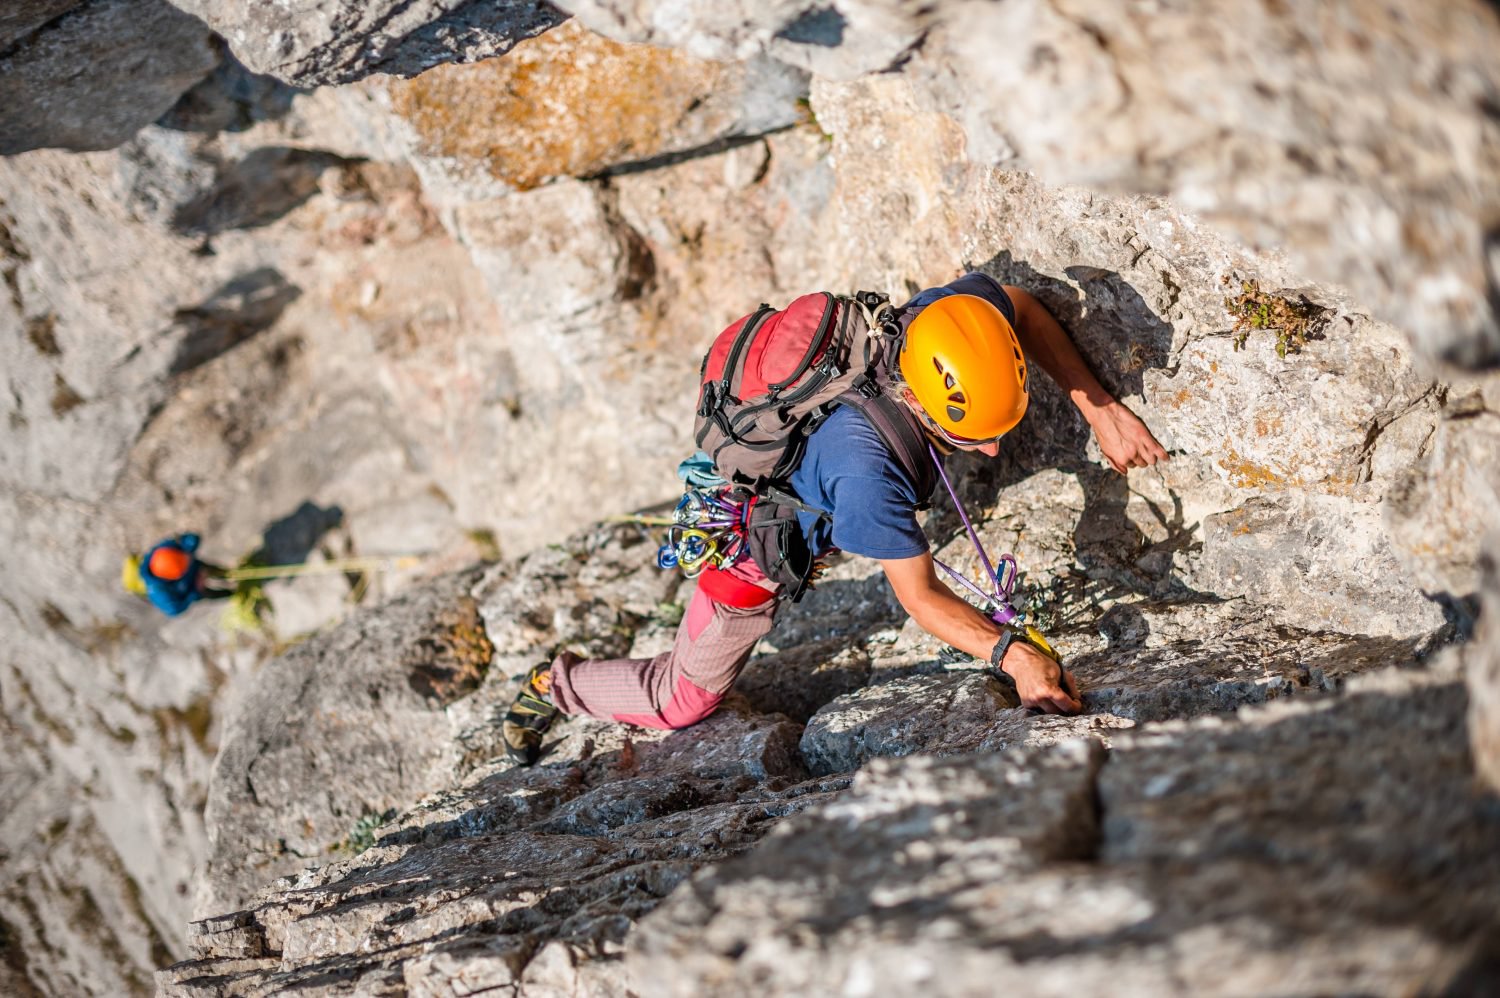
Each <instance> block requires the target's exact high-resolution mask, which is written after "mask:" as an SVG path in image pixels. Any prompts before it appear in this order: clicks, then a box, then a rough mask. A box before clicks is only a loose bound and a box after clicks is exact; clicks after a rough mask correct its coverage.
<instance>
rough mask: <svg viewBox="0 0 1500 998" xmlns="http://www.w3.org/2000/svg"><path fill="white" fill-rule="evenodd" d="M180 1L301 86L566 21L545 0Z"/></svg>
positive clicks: (243, 54)
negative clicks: (415, 0) (374, 0)
mask: <svg viewBox="0 0 1500 998" xmlns="http://www.w3.org/2000/svg"><path fill="white" fill-rule="evenodd" d="M173 2H174V3H176V4H177V6H179V7H181V8H182V9H183V10H185V11H188V12H189V13H192V14H195V15H197V16H198V17H201V18H203V20H204V21H206V22H208V25H209V26H210V27H211V28H213V30H214V31H216V32H218V33H219V34H220V35H223V36H224V39H225V40H226V41H227V42H228V43H229V47H230V49H231V50H232V51H233V52H234V54H235V56H236V57H237V58H238V59H239V60H240V61H241V62H243V63H244V64H245V65H247V66H249V67H250V68H251V69H252V70H254V71H255V72H257V73H266V74H268V75H271V76H274V77H276V78H277V79H280V80H284V81H286V82H287V83H295V84H297V85H299V86H305V85H309V84H319V83H348V82H350V81H352V80H358V79H361V78H362V77H366V76H369V75H371V74H372V73H389V74H392V75H396V76H415V75H416V74H418V73H421V72H422V71H424V70H426V69H430V68H431V67H433V66H435V65H438V64H440V63H445V62H474V61H476V60H479V59H487V58H490V57H492V56H496V55H501V54H503V53H505V52H507V51H509V50H510V48H511V47H512V46H514V45H515V44H516V42H518V41H520V40H521V39H523V38H530V37H532V36H533V35H536V34H539V33H540V32H543V31H546V30H547V29H548V28H551V27H553V26H554V25H556V24H559V23H560V22H561V21H562V20H563V15H562V14H560V13H559V12H558V11H557V10H556V9H555V8H553V7H552V6H551V5H549V4H547V3H545V2H542V0H422V2H419V3H407V2H401V0H381V2H379V3H374V4H370V3H345V2H342V0H335V2H332V3H330V2H327V0H294V2H293V3H290V4H286V3H276V4H273V3H254V4H230V5H225V4H217V3H213V2H211V0H173Z"/></svg>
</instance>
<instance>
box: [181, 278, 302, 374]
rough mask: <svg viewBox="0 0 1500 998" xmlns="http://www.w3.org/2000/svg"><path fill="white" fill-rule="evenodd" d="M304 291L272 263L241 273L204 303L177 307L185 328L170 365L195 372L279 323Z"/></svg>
mask: <svg viewBox="0 0 1500 998" xmlns="http://www.w3.org/2000/svg"><path fill="white" fill-rule="evenodd" d="M301 295H302V290H301V289H300V288H298V287H297V286H296V285H295V284H292V283H291V282H290V281H288V280H287V279H286V278H285V277H283V276H282V274H281V271H279V270H276V269H275V268H273V267H261V268H259V269H257V270H252V271H250V272H249V273H246V274H241V275H240V276H239V277H236V278H235V279H234V280H232V281H230V282H229V283H228V284H226V285H224V286H223V287H222V288H220V289H219V290H218V291H215V292H214V293H213V295H212V296H211V297H210V298H209V299H208V300H207V301H205V302H203V304H201V305H195V306H193V307H192V308H184V309H178V310H177V314H176V316H175V317H174V318H175V321H176V323H177V325H178V326H180V327H183V328H185V329H186V334H185V335H184V336H183V338H182V342H181V343H179V344H178V346H177V354H176V356H174V357H173V358H172V366H171V368H170V369H169V371H170V373H172V374H182V373H183V372H184V371H191V370H192V369H193V368H195V367H198V366H199V365H202V364H206V363H208V362H209V361H211V360H213V359H214V358H215V357H217V356H219V355H220V354H222V353H225V352H227V351H228V350H231V349H233V348H234V347H236V346H238V345H239V344H241V343H243V342H244V341H245V340H248V339H249V338H250V337H252V336H254V335H255V334H256V333H260V332H264V331H265V330H267V329H269V328H271V327H272V326H274V325H275V324H276V320H278V319H280V318H281V313H282V312H284V311H286V308H287V306H288V305H290V304H291V303H292V302H294V301H296V300H297V299H298V298H299V297H301Z"/></svg>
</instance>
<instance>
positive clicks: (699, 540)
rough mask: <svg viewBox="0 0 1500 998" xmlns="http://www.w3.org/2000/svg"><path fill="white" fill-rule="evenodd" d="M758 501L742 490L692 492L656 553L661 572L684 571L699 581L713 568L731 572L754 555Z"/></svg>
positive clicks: (680, 505) (685, 495) (685, 496)
mask: <svg viewBox="0 0 1500 998" xmlns="http://www.w3.org/2000/svg"><path fill="white" fill-rule="evenodd" d="M754 507H755V497H753V496H749V497H746V496H745V495H744V493H743V492H742V491H740V490H738V489H730V488H717V489H704V488H689V489H688V490H687V491H686V492H684V493H683V495H682V499H681V500H680V501H679V502H678V503H677V508H676V509H675V510H673V511H672V516H671V520H670V526H669V529H668V530H667V537H666V540H665V541H664V542H663V543H662V545H661V547H660V548H658V549H657V552H656V566H657V567H658V568H680V569H682V574H684V575H686V576H687V577H688V578H690V579H692V578H696V577H697V576H698V574H699V573H700V572H702V571H703V569H704V568H705V567H707V566H709V565H712V566H713V567H714V568H729V567H730V566H732V565H734V564H736V563H738V562H739V561H740V560H741V559H742V558H744V557H745V556H746V555H747V554H748V553H749V551H750V548H749V536H750V513H751V510H752V509H754Z"/></svg>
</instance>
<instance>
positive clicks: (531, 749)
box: [500, 662, 557, 766]
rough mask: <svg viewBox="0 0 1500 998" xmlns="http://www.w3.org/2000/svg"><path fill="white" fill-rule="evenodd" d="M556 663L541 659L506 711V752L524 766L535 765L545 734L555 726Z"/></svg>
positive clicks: (503, 732)
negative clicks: (553, 689) (554, 679)
mask: <svg viewBox="0 0 1500 998" xmlns="http://www.w3.org/2000/svg"><path fill="white" fill-rule="evenodd" d="M551 693H552V665H551V663H549V662H541V663H538V664H537V665H533V666H532V667H531V671H530V672H528V673H526V681H525V682H523V683H522V684H521V692H519V693H517V694H516V699H515V700H514V701H513V702H512V703H511V705H510V710H508V711H506V712H505V720H504V721H502V722H501V723H500V737H501V738H502V739H504V741H505V753H506V755H509V756H510V757H511V758H512V759H514V760H515V761H516V762H517V763H519V764H521V765H522V766H531V765H535V763H536V761H537V759H538V758H540V757H541V754H542V736H543V735H545V734H546V733H547V729H548V728H550V727H552V722H553V720H554V719H555V718H556V717H557V708H556V707H554V706H552V700H551Z"/></svg>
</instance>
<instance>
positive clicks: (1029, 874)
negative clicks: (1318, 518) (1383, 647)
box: [629, 673, 1500, 995]
mask: <svg viewBox="0 0 1500 998" xmlns="http://www.w3.org/2000/svg"><path fill="white" fill-rule="evenodd" d="M1374 685H1375V688H1373V689H1366V690H1365V691H1364V692H1362V693H1356V694H1351V695H1350V696H1347V697H1343V698H1339V699H1336V700H1329V701H1324V702H1322V704H1319V705H1317V706H1311V707H1310V708H1304V707H1297V706H1293V707H1290V708H1287V709H1284V710H1277V711H1271V712H1267V713H1266V714H1262V715H1257V716H1255V717H1254V718H1252V719H1250V720H1247V721H1244V722H1231V723H1229V724H1223V723H1215V724H1206V725H1197V726H1194V727H1191V728H1185V729H1181V730H1179V731H1176V732H1173V733H1171V734H1169V735H1163V734H1161V733H1158V732H1153V733H1151V734H1149V735H1148V734H1145V733H1143V734H1141V735H1139V736H1132V735H1129V734H1126V735H1122V736H1121V738H1120V740H1119V741H1117V742H1116V744H1115V749H1114V751H1113V752H1112V753H1111V755H1110V756H1109V757H1108V761H1104V759H1103V753H1102V752H1101V753H1095V754H1093V755H1092V757H1091V759H1090V760H1088V761H1081V760H1078V759H1077V756H1078V754H1079V752H1080V750H1079V749H1078V748H1077V746H1076V744H1075V745H1073V746H1058V747H1056V748H1054V749H1052V750H1049V751H1045V752H1039V753H1034V754H1031V755H1029V756H1022V755H1019V754H1007V755H1002V756H984V755H980V756H971V757H963V758H958V759H952V760H932V759H927V758H917V759H908V760H899V761H882V762H879V763H874V764H872V765H871V766H869V767H867V768H866V770H865V771H864V774H863V775H862V777H861V779H860V780H859V781H858V783H857V784H856V786H855V788H854V789H853V790H852V791H850V792H849V793H848V794H846V795H844V796H843V797H841V798H840V799H838V800H836V801H834V802H832V803H830V804H828V805H825V806H823V807H822V808H819V809H817V810H815V811H811V812H808V813H806V814H804V815H802V816H800V817H799V818H798V819H796V821H795V823H794V824H789V825H788V826H787V827H786V828H784V829H782V831H781V833H780V834H778V835H776V836H774V837H771V838H768V839H766V840H765V841H764V842H763V843H762V844H761V845H760V846H759V847H758V848H757V849H756V850H755V851H754V852H752V853H749V854H746V855H744V856H740V857H737V858H735V859H733V860H731V861H729V862H727V863H724V864H721V865H720V866H718V867H716V868H714V869H713V870H710V871H708V872H706V873H704V874H702V875H700V876H699V877H697V878H695V879H694V880H693V881H692V883H691V885H690V886H689V887H687V888H684V889H683V890H679V891H678V892H676V893H675V894H674V895H673V896H672V897H671V898H669V899H668V900H667V902H666V903H665V904H664V905H662V906H661V907H659V908H658V909H657V910H656V911H655V912H654V913H653V914H652V915H651V916H650V917H648V918H647V919H646V920H645V921H643V922H642V924H641V925H640V926H639V927H638V928H637V930H636V932H635V933H634V935H633V936H632V940H631V943H630V950H631V952H630V956H629V960H630V962H631V963H632V964H633V965H634V968H635V969H637V970H645V969H646V968H648V967H649V966H651V965H652V961H653V960H656V959H661V958H662V957H663V956H664V955H665V954H667V953H673V954H675V955H677V957H678V958H677V960H676V962H674V967H673V969H674V977H673V988H672V989H671V990H670V991H669V993H671V994H674V995H688V994H693V993H699V992H697V991H695V989H701V988H704V987H706V986H709V987H712V988H714V989H718V990H723V991H726V992H732V993H737V992H739V991H741V990H752V989H753V990H758V991H770V992H778V991H795V992H797V993H805V994H820V993H837V992H839V991H841V990H842V989H843V988H845V987H847V984H848V982H849V981H851V980H860V979H861V978H860V977H859V976H858V975H859V974H860V972H861V971H862V970H863V971H864V972H867V973H868V972H871V971H870V968H872V967H873V968H875V969H874V971H873V972H874V973H876V974H879V975H882V976H881V977H880V980H882V982H883V986H884V987H885V989H886V990H889V991H892V992H893V993H907V992H913V991H917V990H921V989H922V984H921V981H922V979H923V978H922V975H923V974H924V972H925V973H926V974H927V975H929V976H928V977H927V978H926V982H927V984H929V985H930V984H931V977H930V975H931V973H932V971H931V970H930V968H932V967H934V966H937V967H943V968H945V969H944V971H943V978H942V979H943V981H944V982H945V985H946V987H944V988H940V989H939V990H941V991H943V993H948V994H959V993H976V994H977V993H1006V992H1007V991H1021V992H1035V991H1047V992H1052V991H1056V992H1057V993H1064V992H1067V991H1070V990H1072V989H1076V988H1083V989H1086V990H1093V991H1099V992H1111V991H1114V990H1118V989H1119V985H1120V982H1122V981H1128V982H1129V986H1128V987H1127V988H1126V990H1129V991H1132V992H1139V993H1142V994H1218V993H1226V991H1228V990H1234V986H1235V985H1237V986H1238V987H1240V988H1246V987H1248V988H1249V989H1250V990H1264V991H1275V990H1277V982H1284V981H1285V976H1284V975H1285V972H1286V966H1287V961H1288V960H1294V961H1295V965H1296V967H1297V970H1298V981H1299V987H1298V990H1305V991H1306V992H1308V993H1321V992H1348V991H1360V992H1363V991H1369V992H1370V993H1397V992H1400V993H1432V994H1439V993H1443V994H1448V993H1475V994H1478V993H1485V992H1484V991H1483V990H1482V988H1481V989H1476V990H1469V991H1460V992H1455V991H1451V990H1446V989H1445V987H1444V985H1445V984H1446V983H1447V982H1449V981H1453V980H1455V979H1456V980H1457V981H1459V982H1461V983H1463V984H1466V985H1467V984H1471V983H1472V982H1481V983H1482V984H1492V983H1493V981H1494V977H1493V970H1494V966H1495V964H1494V960H1493V957H1492V956H1486V955H1480V956H1477V957H1476V954H1484V953H1485V948H1486V946H1487V944H1489V943H1492V942H1493V940H1494V939H1495V938H1496V931H1497V928H1500V921H1497V917H1496V913H1495V908H1494V905H1493V897H1494V892H1495V890H1496V889H1497V887H1500V853H1497V852H1496V851H1495V849H1494V848H1493V843H1494V842H1495V841H1496V836H1497V835H1500V807H1497V806H1496V804H1497V802H1496V801H1495V799H1494V798H1493V797H1489V798H1485V797H1483V796H1481V795H1476V794H1475V792H1474V790H1473V786H1472V779H1473V767H1472V762H1471V760H1470V759H1469V758H1468V749H1467V742H1466V735H1465V730H1464V729H1465V725H1464V709H1465V702H1464V701H1465V697H1464V693H1463V687H1462V684H1461V683H1459V682H1455V681H1453V680H1451V679H1450V680H1447V681H1443V682H1433V681H1431V680H1430V679H1428V678H1425V677H1422V676H1415V675H1412V674H1403V673H1386V674H1384V675H1383V676H1382V677H1381V679H1380V680H1379V681H1378V682H1377V683H1376V684H1374ZM1397 733H1399V734H1397ZM1070 761H1071V764H1069V763H1070ZM1023 763H1024V764H1023ZM1012 767H1013V768H1014V774H1012V772H1010V770H1011V768H1012ZM928 801H931V802H939V801H940V802H941V804H936V803H933V804H926V805H925V806H924V803H923V802H928ZM1078 860H1088V862H1078ZM787 912H795V913H796V915H795V917H794V918H788V917H787V916H786V913H787ZM1085 912H1086V913H1087V914H1086V915H1085V914H1084V913H1085ZM1225 967H1233V968H1235V971H1234V975H1233V982H1234V984H1233V985H1230V986H1226V985H1225V983H1224V982H1225V977H1224V969H1223V968H1225ZM710 981H712V982H713V984H712V985H708V982H710ZM980 982H983V983H982V984H981V983H980Z"/></svg>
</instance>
